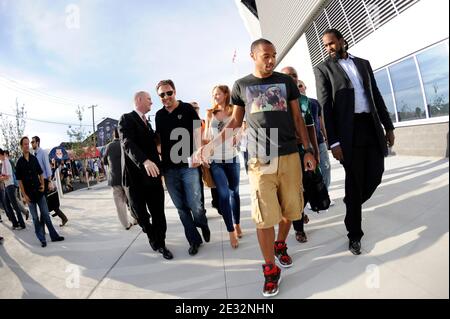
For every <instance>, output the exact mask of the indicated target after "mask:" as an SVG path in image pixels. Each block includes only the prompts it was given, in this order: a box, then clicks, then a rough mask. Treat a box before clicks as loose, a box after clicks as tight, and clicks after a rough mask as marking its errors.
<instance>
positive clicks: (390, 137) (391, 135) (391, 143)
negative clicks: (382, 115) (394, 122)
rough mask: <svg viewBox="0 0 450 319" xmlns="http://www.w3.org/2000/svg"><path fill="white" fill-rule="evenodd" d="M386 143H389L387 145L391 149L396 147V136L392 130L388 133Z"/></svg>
mask: <svg viewBox="0 0 450 319" xmlns="http://www.w3.org/2000/svg"><path fill="white" fill-rule="evenodd" d="M386 142H387V145H388V146H389V147H392V146H394V143H395V135H394V131H393V130H390V131H387V132H386Z"/></svg>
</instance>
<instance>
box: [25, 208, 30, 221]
mask: <svg viewBox="0 0 450 319" xmlns="http://www.w3.org/2000/svg"><path fill="white" fill-rule="evenodd" d="M28 218H30V211H29V210H27V211H26V212H25V220H28Z"/></svg>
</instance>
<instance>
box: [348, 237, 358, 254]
mask: <svg viewBox="0 0 450 319" xmlns="http://www.w3.org/2000/svg"><path fill="white" fill-rule="evenodd" d="M348 249H349V250H350V251H351V252H352V254H353V255H361V241H359V240H354V241H352V240H351V241H350V243H349V245H348Z"/></svg>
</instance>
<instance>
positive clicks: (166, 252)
mask: <svg viewBox="0 0 450 319" xmlns="http://www.w3.org/2000/svg"><path fill="white" fill-rule="evenodd" d="M158 252H159V253H160V254H161V255H163V257H164V258H165V259H173V255H172V253H171V252H170V250H168V249H167V248H166V247H161V248H159V249H158Z"/></svg>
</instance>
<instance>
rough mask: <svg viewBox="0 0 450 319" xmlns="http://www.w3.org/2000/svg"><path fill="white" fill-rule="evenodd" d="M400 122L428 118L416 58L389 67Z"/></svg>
mask: <svg viewBox="0 0 450 319" xmlns="http://www.w3.org/2000/svg"><path fill="white" fill-rule="evenodd" d="M389 71H390V73H391V80H392V86H393V88H394V97H395V102H396V104H397V112H398V120H399V121H400V122H404V121H411V120H417V119H424V118H426V113H425V106H424V102H423V96H422V90H421V87H420V81H419V75H418V73H417V68H416V64H415V62H414V58H412V57H411V58H408V59H406V60H404V61H402V62H399V63H397V64H395V65H393V66H391V67H390V68H389Z"/></svg>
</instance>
